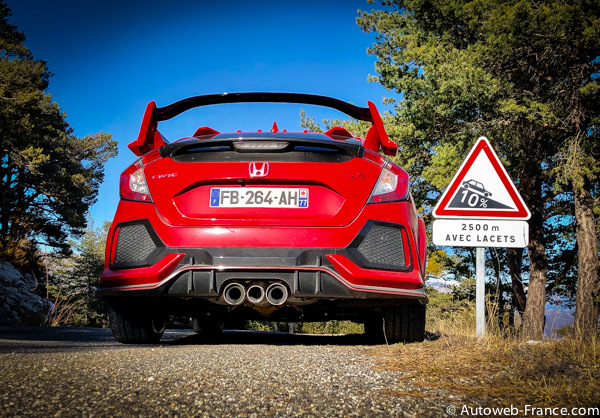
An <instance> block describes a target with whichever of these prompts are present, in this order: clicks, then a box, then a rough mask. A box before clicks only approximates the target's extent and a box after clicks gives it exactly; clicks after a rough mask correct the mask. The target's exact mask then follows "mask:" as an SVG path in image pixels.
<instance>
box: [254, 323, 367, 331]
mask: <svg viewBox="0 0 600 418" xmlns="http://www.w3.org/2000/svg"><path fill="white" fill-rule="evenodd" d="M277 326H278V328H279V331H283V332H287V331H288V324H287V322H278V323H277ZM245 329H247V330H252V331H274V330H275V328H274V326H273V322H264V321H246V325H245ZM364 330H365V328H364V325H363V324H357V323H354V322H350V321H325V322H294V332H295V333H297V334H362V333H364Z"/></svg>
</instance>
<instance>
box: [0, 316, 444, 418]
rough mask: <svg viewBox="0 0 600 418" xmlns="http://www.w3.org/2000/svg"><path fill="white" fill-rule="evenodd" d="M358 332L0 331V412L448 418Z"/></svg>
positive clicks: (437, 402) (13, 414)
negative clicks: (135, 338)
mask: <svg viewBox="0 0 600 418" xmlns="http://www.w3.org/2000/svg"><path fill="white" fill-rule="evenodd" d="M367 343H368V341H366V340H365V339H364V337H363V336H318V335H288V334H277V333H266V332H251V331H226V332H225V333H224V334H223V335H222V336H221V337H220V338H219V339H218V340H215V341H204V340H203V339H202V338H201V337H200V336H199V335H197V334H194V333H193V332H192V331H187V330H168V331H167V332H166V333H165V336H164V337H163V340H162V341H161V343H160V344H156V345H141V346H130V345H122V344H119V343H117V342H115V341H114V340H113V338H112V334H111V332H110V330H107V329H95V328H66V327H57V328H40V327H26V328H2V327H0V416H1V417H157V416H162V417H191V416H211V417H221V416H240V417H271V416H314V417H332V416H340V417H342V416H343V417H346V416H349V417H350V416H359V417H367V416H378V417H394V416H399V417H439V416H445V415H446V413H445V410H446V406H447V405H448V403H447V401H444V400H443V399H440V397H439V396H435V395H434V394H431V396H428V395H427V394H425V393H424V394H423V396H422V397H407V396H400V395H398V394H397V391H398V390H402V388H401V387H400V386H399V383H398V381H397V380H396V378H397V377H398V373H401V372H389V371H385V370H383V369H382V368H381V366H380V365H379V364H378V363H377V361H376V359H374V358H373V357H372V356H370V355H369V352H371V351H372V349H373V346H369V345H367Z"/></svg>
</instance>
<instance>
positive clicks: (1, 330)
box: [0, 327, 439, 353]
mask: <svg viewBox="0 0 600 418" xmlns="http://www.w3.org/2000/svg"><path fill="white" fill-rule="evenodd" d="M437 338H439V335H436V334H431V333H427V335H426V339H427V340H436V339H437ZM234 344H235V345H240V344H241V345H311V346H318V345H332V346H372V345H380V344H385V341H381V340H375V339H373V338H372V337H370V336H368V335H365V334H349V335H317V334H287V333H283V332H270V331H236V330H225V331H224V332H223V333H222V334H219V335H213V336H208V335H202V334H196V333H195V332H193V331H192V330H187V329H168V330H167V331H166V332H165V334H164V336H163V338H162V340H161V341H160V342H158V343H156V344H142V345H132V344H120V343H118V342H117V341H116V340H115V339H114V338H113V336H112V333H111V331H110V329H107V328H85V327H0V353H11V352H20V353H24V352H34V353H41V352H62V351H73V350H95V349H107V348H110V349H115V348H127V347H128V348H131V347H136V346H137V347H155V346H172V347H176V346H194V345H234Z"/></svg>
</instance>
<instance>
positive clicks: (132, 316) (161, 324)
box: [108, 307, 167, 344]
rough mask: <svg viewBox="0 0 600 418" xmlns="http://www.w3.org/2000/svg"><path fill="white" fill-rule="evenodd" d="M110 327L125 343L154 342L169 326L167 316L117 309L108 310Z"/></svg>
mask: <svg viewBox="0 0 600 418" xmlns="http://www.w3.org/2000/svg"><path fill="white" fill-rule="evenodd" d="M108 319H109V321H110V329H111V331H112V333H113V336H114V337H115V339H116V340H117V341H118V342H120V343H123V344H153V343H157V342H159V341H160V339H161V338H162V336H163V334H164V332H165V328H166V326H167V318H166V317H164V316H163V317H161V316H156V315H150V314H148V313H146V312H143V311H136V312H133V311H126V310H123V311H121V310H118V311H117V310H115V309H113V308H112V307H111V308H110V309H109V312H108Z"/></svg>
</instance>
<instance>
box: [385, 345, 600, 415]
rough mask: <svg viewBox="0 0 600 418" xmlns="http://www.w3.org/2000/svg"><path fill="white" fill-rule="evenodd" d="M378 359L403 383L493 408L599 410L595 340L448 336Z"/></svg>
mask: <svg viewBox="0 0 600 418" xmlns="http://www.w3.org/2000/svg"><path fill="white" fill-rule="evenodd" d="M378 354H379V355H380V356H383V357H384V359H385V364H386V368H388V369H394V370H401V371H404V372H408V373H407V374H405V375H403V377H401V379H403V380H404V382H403V383H408V384H410V385H414V386H417V387H427V388H430V389H444V390H445V391H446V392H447V393H449V394H453V395H462V396H477V397H486V396H489V397H491V398H494V402H495V405H498V403H500V404H504V403H506V404H507V405H510V404H511V403H512V404H536V406H537V405H539V406H540V407H545V406H561V407H562V406H596V405H600V391H599V390H598V389H599V387H600V385H599V383H598V382H599V381H600V347H599V346H598V340H597V339H590V340H587V341H583V340H577V339H574V338H565V339H562V340H548V341H544V342H541V343H537V344H528V343H527V342H523V341H518V340H516V339H512V338H509V339H503V338H498V337H488V338H485V339H483V340H478V339H475V338H472V337H460V336H459V337H452V336H444V337H441V338H439V339H438V340H436V341H426V342H424V343H423V344H409V345H395V346H392V347H388V348H383V349H378ZM409 394H410V393H409ZM411 395H414V394H411ZM428 396H429V395H428ZM503 401H504V402H503Z"/></svg>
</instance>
